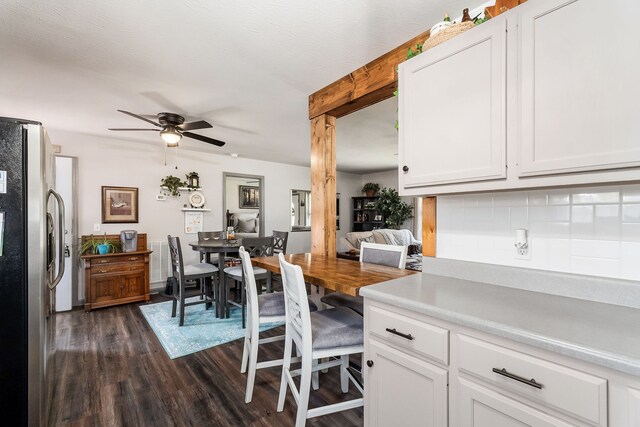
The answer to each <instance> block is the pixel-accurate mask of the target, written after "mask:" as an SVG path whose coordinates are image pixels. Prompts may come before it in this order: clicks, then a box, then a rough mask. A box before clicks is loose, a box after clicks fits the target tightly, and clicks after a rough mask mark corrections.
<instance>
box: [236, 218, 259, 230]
mask: <svg viewBox="0 0 640 427" xmlns="http://www.w3.org/2000/svg"><path fill="white" fill-rule="evenodd" d="M237 231H238V233H255V232H256V220H255V219H238V230H237Z"/></svg>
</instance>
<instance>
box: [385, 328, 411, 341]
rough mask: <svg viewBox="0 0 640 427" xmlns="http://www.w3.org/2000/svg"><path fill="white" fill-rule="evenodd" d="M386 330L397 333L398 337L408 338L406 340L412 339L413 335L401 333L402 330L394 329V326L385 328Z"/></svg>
mask: <svg viewBox="0 0 640 427" xmlns="http://www.w3.org/2000/svg"><path fill="white" fill-rule="evenodd" d="M386 331H387V332H391V333H392V334H394V335H397V336H399V337H402V338H404V339H408V340H413V339H414V337H412V336H411V334H403V333H402V332H398V331H396V328H393V329H391V328H387V329H386Z"/></svg>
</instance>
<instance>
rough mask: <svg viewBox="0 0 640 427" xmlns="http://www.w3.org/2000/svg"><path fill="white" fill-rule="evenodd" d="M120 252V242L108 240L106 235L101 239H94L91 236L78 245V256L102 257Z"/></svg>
mask: <svg viewBox="0 0 640 427" xmlns="http://www.w3.org/2000/svg"><path fill="white" fill-rule="evenodd" d="M119 250H120V240H119V239H110V238H108V237H107V233H104V236H103V237H100V238H96V237H95V236H94V235H93V234H92V235H91V236H90V237H89V238H88V239H87V240H85V241H84V242H81V244H80V255H85V254H100V255H104V254H107V253H110V252H118V251H119Z"/></svg>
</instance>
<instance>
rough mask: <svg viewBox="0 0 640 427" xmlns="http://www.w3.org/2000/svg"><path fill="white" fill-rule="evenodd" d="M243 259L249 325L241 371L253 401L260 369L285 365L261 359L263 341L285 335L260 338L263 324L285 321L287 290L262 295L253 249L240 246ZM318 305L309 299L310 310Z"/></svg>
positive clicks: (249, 400)
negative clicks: (252, 255)
mask: <svg viewBox="0 0 640 427" xmlns="http://www.w3.org/2000/svg"><path fill="white" fill-rule="evenodd" d="M239 253H240V259H241V260H242V270H243V272H244V283H245V289H246V293H247V328H246V329H245V336H244V348H243V351H242V366H241V367H240V372H241V373H243V374H244V373H245V372H247V368H249V373H248V375H247V389H246V391H245V397H244V401H245V402H246V403H249V402H251V399H252V397H253V385H254V382H255V378H256V370H257V369H263V368H270V367H272V366H281V365H282V362H283V359H278V360H268V361H263V362H258V347H259V345H260V344H266V343H270V342H275V341H280V340H284V335H278V336H275V337H269V338H260V325H264V324H266V323H276V322H282V323H284V321H285V308H284V293H282V292H273V293H270V294H261V295H258V287H257V285H256V278H255V276H254V269H253V268H252V265H251V258H250V256H249V252H247V251H246V250H245V249H244V247H242V246H241V247H240V251H239ZM317 309H318V307H317V306H316V305H315V304H314V303H313V302H312V301H311V300H309V310H310V311H316V310H317Z"/></svg>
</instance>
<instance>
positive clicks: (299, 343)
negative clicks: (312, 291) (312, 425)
mask: <svg viewBox="0 0 640 427" xmlns="http://www.w3.org/2000/svg"><path fill="white" fill-rule="evenodd" d="M278 258H279V261H280V272H281V274H282V282H283V288H284V296H285V308H286V332H285V346H284V364H283V366H282V378H281V380H280V394H279V396H278V407H277V411H278V412H282V410H283V409H284V401H285V397H286V394H287V388H289V387H290V388H291V392H292V394H293V397H294V399H295V400H296V403H297V404H298V411H297V415H296V424H295V425H296V427H302V426H304V424H305V422H306V420H307V419H308V418H312V417H317V416H320V415H326V414H330V413H333V412H338V411H344V410H347V409H352V408H357V407H360V406H363V404H364V399H363V398H362V397H360V398H356V399H351V400H347V401H344V402H339V403H334V404H331V405H325V406H321V407H318V408H313V409H308V407H309V394H310V391H311V390H310V389H311V380H312V378H311V377H312V374H313V373H314V372H317V371H320V370H323V369H327V368H330V367H332V366H340V386H341V387H340V388H341V390H342V392H343V393H347V392H348V391H349V381H352V382H353V384H354V385H355V387H356V388H357V389H358V390H359V391H360V392H361V393H363V392H364V391H363V389H362V387H361V386H360V384H358V382H357V381H356V379H355V378H354V377H353V376H352V374H351V372H349V370H348V369H347V368H348V367H349V355H351V354H360V353H362V352H363V351H364V346H363V318H362V317H361V316H359V315H358V314H356V313H355V312H353V311H352V310H349V309H348V308H344V307H338V308H332V309H328V310H322V311H317V312H315V313H311V312H310V311H309V307H308V304H307V303H306V300H307V293H306V288H305V284H304V276H303V274H302V269H301V268H300V266H297V265H293V264H290V263H288V262H287V261H285V259H284V255H283V254H279V255H278ZM294 344H295V346H296V348H297V350H298V351H299V353H300V357H301V359H302V367H301V368H300V369H298V370H291V362H292V356H291V351H292V349H293V346H294ZM325 358H337V360H329V361H328V362H324V363H314V361H316V360H319V359H325ZM297 375H300V389H298V388H297V387H296V384H295V382H294V381H293V377H294V376H297Z"/></svg>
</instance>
